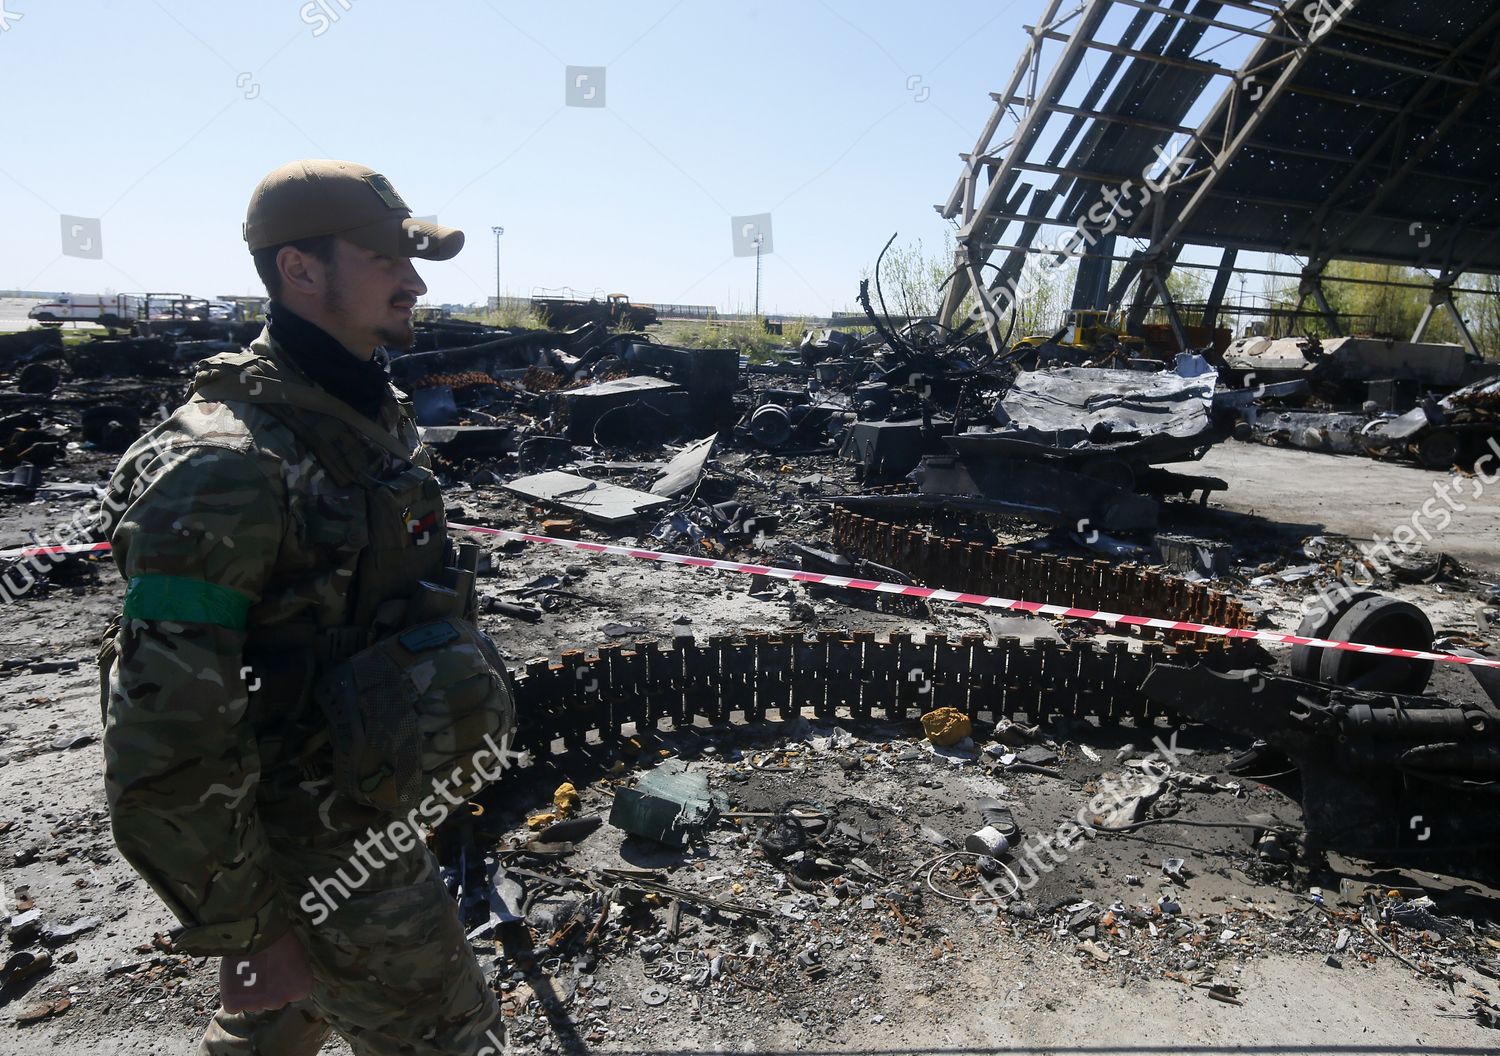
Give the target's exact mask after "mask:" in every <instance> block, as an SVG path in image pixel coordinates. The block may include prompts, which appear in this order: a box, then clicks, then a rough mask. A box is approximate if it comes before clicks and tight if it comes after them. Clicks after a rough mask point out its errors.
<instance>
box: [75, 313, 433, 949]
mask: <svg viewBox="0 0 1500 1056" xmlns="http://www.w3.org/2000/svg"><path fill="white" fill-rule="evenodd" d="M278 385H280V386H284V387H285V388H286V391H288V392H290V391H291V389H294V388H300V390H301V393H302V395H304V396H306V395H307V394H308V393H309V392H310V393H311V394H312V395H313V396H314V397H316V398H317V399H319V400H322V401H324V402H325V403H326V402H327V401H330V400H333V399H334V397H332V396H331V395H329V394H328V393H326V392H324V391H323V390H321V389H318V388H316V387H315V386H312V384H311V383H310V382H308V381H307V380H306V379H305V378H304V377H303V376H302V375H301V374H300V372H298V371H297V370H296V369H295V368H294V367H293V366H292V365H291V363H290V362H289V360H288V357H286V356H285V354H284V353H282V352H281V350H280V349H278V348H277V347H276V346H275V345H274V343H273V342H272V341H271V340H270V337H269V334H268V333H266V332H263V333H262V334H261V336H260V338H259V339H257V341H256V342H255V343H253V344H252V345H251V346H250V348H249V350H248V351H247V352H239V353H230V354H225V355H222V356H216V357H213V358H212V359H208V360H205V361H204V363H203V364H202V366H201V368H200V370H199V373H198V375H197V376H196V377H195V378H194V381H193V387H192V389H191V390H190V394H189V399H188V402H187V403H185V404H184V405H183V406H182V407H179V408H178V409H177V411H176V412H175V413H174V414H172V416H171V417H170V418H168V419H167V420H166V421H165V422H163V423H161V424H160V425H158V426H157V427H155V428H154V429H152V430H151V431H150V432H149V433H147V434H146V435H145V436H143V437H141V438H140V440H138V441H137V442H136V443H135V444H134V445H133V446H132V447H131V448H130V450H129V451H127V452H126V454H125V456H124V458H123V459H122V460H121V462H120V464H119V466H118V468H117V469H116V470H115V473H114V475H113V477H112V479H111V480H110V483H109V487H108V491H107V493H106V497H105V500H104V509H103V514H102V515H103V520H104V524H105V527H106V530H107V532H108V534H109V536H110V538H111V541H112V543H113V552H114V557H115V562H116V564H117V565H118V567H119V569H120V574H121V575H122V576H123V577H124V578H125V580H126V581H127V587H126V592H125V603H124V607H123V611H122V613H121V617H120V620H119V621H118V622H117V627H116V631H115V633H114V634H113V636H112V637H107V638H106V641H105V645H104V648H103V650H101V656H100V660H101V680H102V690H103V692H102V698H103V699H102V707H103V709H104V721H105V732H104V754H105V787H106V791H107V795H108V800H109V808H110V815H111V820H112V823H113V827H114V835H115V841H116V843H117V844H118V846H119V848H120V851H121V853H122V854H123V855H124V856H125V858H126V859H127V860H128V861H129V862H130V863H131V864H132V865H133V866H134V867H135V869H136V870H137V872H139V873H140V874H141V875H142V876H143V877H144V878H145V879H146V881H147V882H148V883H149V884H150V885H151V886H152V888H153V889H154V890H155V891H156V892H157V894H158V895H160V897H161V898H162V900H163V901H164V902H165V903H166V904H167V906H168V907H169V908H170V909H171V910H172V912H173V913H174V914H175V915H176V916H177V918H178V920H179V921H180V922H181V924H182V927H181V928H180V929H178V930H177V931H176V932H174V935H173V937H174V940H175V943H176V945H177V946H178V947H179V948H180V949H183V950H185V951H187V952H191V953H199V954H219V955H229V954H235V953H246V952H256V951H258V950H260V949H263V948H264V947H265V946H267V945H269V944H270V943H271V942H272V941H274V940H275V939H276V938H277V937H279V935H280V934H281V933H282V932H284V931H285V930H286V928H287V926H288V924H287V915H286V912H285V910H284V907H282V906H281V905H280V903H279V902H278V900H277V898H276V897H274V894H273V891H274V884H273V880H272V870H271V863H270V855H269V847H268V834H270V833H278V834H285V833H288V832H291V833H295V834H301V833H303V832H306V834H307V835H308V836H309V837H310V838H316V837H317V836H319V835H320V834H328V833H333V832H336V831H338V830H342V831H344V832H348V831H350V830H355V829H362V828H366V827H368V825H370V824H371V823H376V824H378V823H379V816H378V815H377V816H376V817H374V818H372V817H371V816H370V812H369V809H368V808H363V807H357V806H356V805H354V804H351V803H347V802H343V803H334V802H333V800H334V799H336V798H337V797H328V798H327V799H322V798H320V799H313V800H311V801H309V798H308V797H309V792H308V791H307V787H306V779H307V778H308V777H309V776H317V774H316V770H317V768H316V766H313V767H312V768H311V771H310V769H309V764H308V761H307V758H306V753H305V752H304V751H303V747H304V745H305V744H306V742H307V740H308V737H309V731H310V730H311V729H312V728H314V726H315V725H316V722H315V720H314V719H310V718H309V713H310V712H313V713H315V712H316V708H310V705H309V700H310V687H311V685H312V683H313V681H314V680H315V678H316V677H317V674H318V672H319V669H320V667H321V666H322V665H323V664H325V663H326V662H327V658H326V656H324V655H323V654H321V653H320V652H319V649H320V648H321V647H322V643H323V641H324V638H323V637H320V636H326V634H327V633H328V629H329V628H334V629H340V628H342V629H347V626H348V624H349V621H350V620H351V619H353V620H361V621H363V622H365V623H368V622H369V618H368V612H367V611H365V612H360V613H354V612H353V611H352V610H353V609H354V608H356V604H355V603H356V601H357V598H356V596H355V595H356V594H357V593H359V591H358V590H357V589H356V588H355V587H354V586H353V584H355V583H356V582H357V581H359V582H364V581H366V579H367V578H369V577H371V576H372V573H373V571H375V570H377V566H378V570H381V571H382V575H383V577H384V579H383V582H384V583H385V585H387V586H389V584H390V583H391V582H392V581H393V579H394V581H397V582H399V581H402V580H405V581H410V582H415V580H416V579H418V578H421V577H422V576H424V575H426V574H427V572H428V570H430V569H431V568H432V567H433V565H434V561H433V560H429V559H428V556H429V555H430V554H434V553H439V552H440V551H441V550H442V548H443V545H444V530H445V526H444V522H443V509H442V505H441V498H440V496H438V492H437V486H436V483H435V482H434V481H433V479H432V473H431V467H430V462H429V460H428V456H427V453H426V451H425V450H424V449H423V448H422V446H421V443H420V440H419V438H418V434H417V430H416V424H415V421H414V419H413V418H412V417H411V414H410V406H409V404H407V403H405V401H404V399H403V398H402V397H401V394H400V393H399V392H397V390H395V389H392V390H391V393H392V398H391V399H389V400H387V401H386V403H385V405H384V407H383V408H382V410H381V414H380V421H379V423H378V427H379V429H381V430H383V431H384V433H385V434H386V435H385V436H384V437H383V438H382V437H378V436H377V437H375V438H374V439H376V440H383V441H384V443H375V442H373V441H372V440H371V438H370V437H369V436H361V435H360V434H359V433H358V432H357V431H356V430H354V429H351V428H348V427H347V426H344V425H339V424H337V423H336V420H335V419H334V418H330V417H328V416H326V415H323V414H318V413H314V412H311V411H309V410H307V409H305V408H290V407H287V406H284V405H283V406H279V407H272V406H270V405H268V404H267V403H266V402H264V401H265V399H266V397H265V395H264V390H265V389H266V388H267V387H268V386H269V387H272V388H275V387H276V386H278ZM205 390H207V391H209V392H212V393H213V394H214V395H215V396H216V397H217V399H216V400H210V399H205V397H204V392H205ZM236 395H239V396H241V397H243V398H235V396H236ZM258 400H259V401H261V402H257V401H258ZM340 407H341V408H344V407H345V405H342V404H340ZM347 413H350V414H352V413H353V412H352V411H347ZM307 422H316V423H318V426H319V428H321V429H322V430H323V434H322V435H327V434H328V433H329V431H330V430H331V432H332V433H334V434H337V437H338V438H339V439H340V442H341V448H340V450H342V452H343V454H344V456H345V457H344V462H345V463H346V464H345V465H343V466H341V467H338V468H337V471H335V467H334V466H333V465H332V464H331V463H333V462H336V461H338V460H337V459H331V458H329V457H315V455H314V450H313V449H314V446H315V445H314V444H313V443H312V442H310V439H309V436H310V434H309V431H308V430H307V429H306V428H305V427H304V426H305V423H307ZM331 423H333V424H331ZM375 425H376V423H369V422H368V421H367V420H365V427H366V429H367V430H369V429H372V428H373V427H374V426H375ZM400 451H408V452H411V454H410V455H409V456H408V457H407V458H405V459H402V458H400V457H398V455H397V452H400ZM319 453H320V454H321V455H325V456H326V455H327V454H328V451H327V448H326V445H325V447H324V448H323V449H322V450H320V452H319ZM362 475H363V476H364V477H366V478H367V479H369V480H380V481H393V480H395V481H400V480H404V481H405V485H404V486H405V487H406V489H407V490H406V491H404V492H402V493H401V494H403V495H410V496H413V497H412V498H411V501H410V505H408V506H405V507H398V508H400V509H401V512H402V514H403V515H404V523H402V524H397V525H395V526H394V528H392V526H391V525H389V524H375V523H372V511H374V510H376V509H377V506H376V505H375V504H373V503H372V502H370V501H368V491H369V487H368V486H367V485H363V484H361V483H359V482H357V479H358V478H360V477H361V476H362ZM351 481H356V482H351ZM414 482H415V483H414ZM382 519H383V520H389V519H390V518H389V517H384V516H382ZM382 538H383V539H385V540H386V541H387V542H386V543H385V544H384V549H382V548H381V546H379V545H377V543H376V541H377V540H379V539H382ZM392 540H394V541H392ZM428 544H436V545H428ZM403 548H404V549H405V551H407V552H402V551H403ZM435 563H436V565H437V567H441V565H442V560H441V557H440V556H439V557H437V558H436V562H435ZM346 653H347V650H346ZM299 779H300V781H299ZM299 783H301V784H303V786H304V787H303V790H302V792H301V793H300V794H299V793H298V792H297V787H298V785H299ZM319 795H320V797H321V796H322V795H323V794H322V793H320V794H319ZM309 802H311V804H312V807H311V809H309Z"/></svg>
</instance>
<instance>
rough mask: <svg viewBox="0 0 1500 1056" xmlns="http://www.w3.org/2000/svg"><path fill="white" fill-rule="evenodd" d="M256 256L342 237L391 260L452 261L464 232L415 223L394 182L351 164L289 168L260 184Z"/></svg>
mask: <svg viewBox="0 0 1500 1056" xmlns="http://www.w3.org/2000/svg"><path fill="white" fill-rule="evenodd" d="M244 235H245V241H246V242H248V243H249V244H250V252H252V253H254V252H255V251H256V250H259V249H265V248H267V247H269V246H280V245H284V244H285V243H287V242H297V241H300V240H302V239H304V238H316V237H318V236H320V235H337V236H338V237H339V238H343V239H347V240H348V241H350V242H353V243H354V244H355V245H356V246H363V247H364V248H365V249H369V250H373V251H374V252H376V253H384V254H386V255H387V256H392V257H421V258H423V259H424V260H447V259H448V258H450V257H452V256H454V255H455V254H457V253H458V251H459V250H460V249H463V248H464V233H463V232H462V231H460V230H458V229H457V228H453V227H443V226H442V225H441V224H435V223H432V222H431V221H428V220H414V219H412V215H411V208H410V207H409V206H408V205H407V204H406V202H404V201H402V199H401V196H400V195H399V194H397V193H396V189H395V188H394V187H392V186H391V181H390V180H388V179H386V178H385V177H384V176H382V175H380V173H378V172H376V171H375V170H374V169H371V168H367V167H366V166H364V165H356V164H355V163H354V162H352V161H327V160H324V159H321V158H307V159H304V160H302V161H293V162H288V163H287V164H285V165H283V166H281V167H280V168H278V169H276V170H274V171H273V172H271V174H270V175H268V176H267V177H266V178H265V179H263V180H261V181H260V186H258V187H256V188H255V193H254V194H252V195H251V196H250V208H249V210H248V211H247V212H246V214H245V230H244Z"/></svg>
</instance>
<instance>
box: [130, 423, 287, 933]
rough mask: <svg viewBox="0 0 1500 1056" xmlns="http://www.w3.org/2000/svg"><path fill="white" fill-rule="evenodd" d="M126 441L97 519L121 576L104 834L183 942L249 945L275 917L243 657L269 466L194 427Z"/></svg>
mask: <svg viewBox="0 0 1500 1056" xmlns="http://www.w3.org/2000/svg"><path fill="white" fill-rule="evenodd" d="M151 435H152V436H153V437H155V438H156V439H155V441H154V442H153V443H152V444H150V445H137V446H138V448H140V450H139V451H137V450H136V449H132V451H131V452H129V453H127V455H126V458H125V460H124V461H122V463H121V466H120V468H119V470H117V471H116V474H115V477H114V478H113V480H112V481H111V484H110V489H109V494H108V497H107V499H106V503H105V517H106V519H108V518H109V517H110V516H111V512H112V511H114V515H115V516H117V517H118V521H117V523H115V524H113V525H112V526H110V527H111V531H110V535H111V541H112V542H113V544H114V556H115V561H116V563H117V564H118V566H119V569H120V572H121V574H122V575H123V576H124V577H125V579H126V581H127V586H126V592H125V606H124V619H123V620H122V622H121V629H120V635H119V639H118V647H119V648H118V657H117V659H116V661H115V664H114V667H113V669H112V670H111V672H109V685H110V693H109V701H108V706H107V710H106V720H105V734H104V750H105V785H106V790H107V793H108V798H109V807H110V815H111V821H112V823H113V827H114V835H115V842H116V843H117V844H118V845H119V847H120V851H121V853H122V854H123V855H124V856H125V858H126V859H127V860H128V861H129V862H130V863H131V864H132V865H133V866H134V867H135V868H136V870H137V871H138V872H139V873H140V874H141V875H142V876H143V877H144V878H145V879H146V881H147V882H148V883H150V884H151V886H152V888H153V889H154V890H155V891H156V892H157V894H158V895H160V896H161V898H162V900H163V901H164V902H165V903H166V904H167V906H168V908H170V909H171V910H172V912H173V913H174V914H175V915H176V916H177V918H178V919H179V921H181V923H182V925H183V927H182V929H180V930H179V931H178V932H176V933H174V937H175V939H176V941H177V945H178V947H179V948H181V949H183V950H185V951H186V952H189V953H197V954H221V955H228V954H234V953H247V952H254V951H256V950H259V949H262V948H264V947H265V946H266V945H268V944H269V943H270V942H272V941H274V939H276V938H277V937H278V936H279V935H280V934H281V933H282V932H283V931H285V930H286V927H287V921H286V916H285V914H284V912H283V911H282V909H281V907H280V905H279V903H278V902H277V900H276V899H275V898H274V897H273V884H272V880H271V868H270V862H269V852H268V849H267V846H266V841H265V836H264V833H263V832H262V830H261V827H260V823H259V821H258V818H257V815H256V809H255V803H256V794H255V793H256V786H257V783H258V781H259V779H260V759H259V754H258V749H257V744H256V738H255V731H254V728H253V726H252V724H251V722H250V721H249V717H248V714H247V709H248V703H249V701H248V689H247V685H246V679H245V672H244V669H243V668H242V666H241V664H242V656H243V649H244V643H245V626H246V617H247V614H248V612H249V610H250V607H251V606H252V605H253V604H254V603H255V601H256V600H258V599H259V597H260V595H261V592H262V590H263V589H264V587H265V585H266V583H267V581H268V578H269V576H270V575H271V572H272V569H273V567H274V566H275V563H276V559H277V554H278V552H279V549H280V546H281V539H282V533H283V531H284V529H285V524H286V521H287V515H286V512H285V511H286V495H285V488H284V485H283V484H282V479H281V474H280V468H279V465H278V464H277V463H276V462H275V461H274V460H273V459H270V458H268V457H266V456H265V455H263V454H259V453H257V452H256V451H254V450H253V449H249V448H248V446H247V445H237V446H221V445H218V444H215V443H213V442H207V441H205V440H203V439H202V438H201V437H200V438H191V439H188V440H186V442H182V443H178V444H171V443H168V444H163V443H161V437H160V435H159V434H156V433H153V434H151Z"/></svg>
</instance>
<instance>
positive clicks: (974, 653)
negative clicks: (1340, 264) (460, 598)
mask: <svg viewBox="0 0 1500 1056" xmlns="http://www.w3.org/2000/svg"><path fill="white" fill-rule="evenodd" d="M1257 654H1258V650H1256V648H1255V647H1254V646H1253V645H1247V644H1245V643H1242V642H1234V641H1232V642H1224V641H1202V642H1199V643H1197V645H1196V646H1195V647H1185V646H1169V645H1165V644H1163V643H1159V642H1146V643H1143V644H1142V646H1141V648H1140V649H1139V651H1132V650H1131V649H1130V647H1129V643H1126V642H1123V641H1112V642H1109V643H1108V644H1107V645H1106V646H1105V647H1104V648H1103V649H1099V648H1096V647H1095V646H1094V643H1093V642H1090V641H1088V640H1079V641H1075V642H1072V643H1069V644H1067V645H1063V644H1062V643H1060V642H1057V641H1055V640H1052V639H1045V638H1044V639H1039V640H1038V641H1037V642H1036V643H1035V644H1034V645H1027V646H1023V645H1022V644H1021V642H1020V640H1019V639H1016V638H1011V637H1002V638H1000V639H999V640H998V641H996V642H994V643H990V642H987V641H986V640H985V638H984V636H983V635H982V634H978V633H973V634H965V635H963V636H962V637H960V638H950V637H949V636H947V635H945V634H936V633H934V634H928V635H927V636H926V637H925V638H916V637H913V636H912V635H910V634H904V633H892V634H891V635H890V636H889V637H888V638H886V639H881V638H877V637H876V635H875V633H874V632H873V631H868V630H855V631H852V632H846V631H843V630H821V631H818V632H816V634H815V635H812V636H809V637H797V636H786V635H781V634H772V633H769V632H749V633H746V634H744V635H743V636H735V635H728V634H723V635H713V636H711V637H710V638H709V639H708V641H707V642H706V643H704V642H699V641H697V640H695V639H694V638H692V637H691V636H680V637H677V638H673V639H671V640H670V641H661V640H658V639H654V638H653V639H641V640H638V641H636V642H635V643H634V644H633V645H625V644H622V643H606V644H603V645H600V646H599V647H598V648H597V650H595V651H593V652H589V651H585V650H583V649H569V650H566V651H564V652H563V653H562V655H561V656H560V657H559V658H558V659H556V660H553V659H549V658H546V657H538V658H536V659H533V660H529V661H527V662H526V664H525V666H524V671H523V672H522V673H521V674H520V675H519V676H518V677H517V679H516V699H517V706H518V712H519V714H520V715H521V716H522V722H521V727H520V729H519V730H518V742H517V743H518V744H519V745H520V746H521V747H524V748H530V749H531V750H532V751H534V752H536V753H538V754H539V755H542V756H546V755H548V754H549V753H551V752H552V751H553V746H554V744H556V743H558V742H560V743H561V745H562V746H563V747H565V748H566V749H567V750H570V751H573V750H581V751H585V752H587V751H592V750H597V748H598V746H599V744H600V741H602V742H603V743H604V744H605V745H611V744H615V743H618V742H620V741H621V740H623V739H624V734H623V733H622V729H623V727H625V726H626V725H627V724H633V725H634V726H635V728H636V729H648V728H649V729H655V728H656V726H657V724H658V722H659V721H660V720H661V719H664V718H665V719H670V720H671V723H672V725H673V726H674V727H675V728H677V729H685V728H688V727H690V726H692V725H693V723H694V720H695V719H697V718H702V719H704V720H706V721H708V722H710V723H714V724H719V725H725V724H728V723H729V722H730V721H731V718H732V717H734V716H741V717H742V718H743V721H745V722H747V723H758V722H764V721H765V720H767V719H776V720H787V719H792V718H795V717H797V716H798V715H799V714H801V710H802V709H803V708H808V707H810V708H812V710H813V713H814V714H815V716H816V717H818V718H819V719H834V718H845V717H846V718H851V719H870V718H880V719H885V720H887V721H901V720H904V719H908V718H914V717H915V716H917V715H919V714H921V713H922V712H926V711H930V710H932V709H933V708H939V707H950V708H956V709H958V710H959V711H962V712H963V713H964V714H966V715H968V716H969V717H970V718H971V719H979V720H982V721H989V722H996V721H998V720H1000V719H1002V718H1010V719H1017V720H1019V719H1021V718H1023V717H1024V719H1025V720H1027V721H1031V722H1037V721H1044V720H1048V719H1056V718H1072V719H1086V718H1089V717H1093V718H1097V719H1098V720H1099V721H1100V722H1105V723H1120V722H1122V721H1125V720H1130V721H1132V722H1134V723H1135V724H1136V725H1137V726H1140V725H1145V724H1149V723H1150V722H1152V721H1153V720H1154V719H1155V718H1156V717H1157V716H1162V715H1168V714H1170V711H1169V709H1167V708H1166V707H1165V706H1164V705H1160V704H1154V703H1152V702H1151V701H1150V700H1148V698H1147V697H1146V696H1145V695H1144V694H1142V693H1141V691H1140V686H1141V684H1142V683H1143V682H1144V681H1145V679H1146V676H1147V674H1149V673H1150V671H1151V670H1152V668H1153V667H1154V666H1155V665H1157V664H1183V663H1201V664H1204V665H1206V666H1207V667H1209V668H1212V669H1216V670H1228V669H1230V668H1234V667H1247V666H1250V664H1252V663H1253V661H1254V658H1255V657H1256V655H1257Z"/></svg>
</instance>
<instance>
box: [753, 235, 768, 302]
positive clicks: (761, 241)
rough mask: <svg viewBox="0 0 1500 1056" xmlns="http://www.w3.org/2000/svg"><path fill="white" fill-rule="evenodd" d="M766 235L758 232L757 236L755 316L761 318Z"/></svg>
mask: <svg viewBox="0 0 1500 1056" xmlns="http://www.w3.org/2000/svg"><path fill="white" fill-rule="evenodd" d="M765 241H766V236H765V235H762V234H760V233H758V232H757V233H756V236H755V317H756V318H757V319H759V318H760V247H761V246H762V245H763V244H764V243H765Z"/></svg>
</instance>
